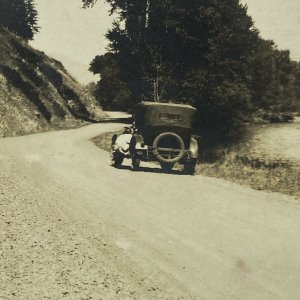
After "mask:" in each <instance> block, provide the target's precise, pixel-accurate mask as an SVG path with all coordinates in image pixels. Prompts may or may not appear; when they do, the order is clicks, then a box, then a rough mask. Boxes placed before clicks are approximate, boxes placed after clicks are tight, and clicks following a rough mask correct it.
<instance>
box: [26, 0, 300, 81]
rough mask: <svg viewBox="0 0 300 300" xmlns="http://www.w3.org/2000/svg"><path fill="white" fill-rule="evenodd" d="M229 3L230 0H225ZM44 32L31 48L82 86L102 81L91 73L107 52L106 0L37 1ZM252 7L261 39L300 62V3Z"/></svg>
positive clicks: (271, 0) (249, 0) (251, 1)
mask: <svg viewBox="0 0 300 300" xmlns="http://www.w3.org/2000/svg"><path fill="white" fill-rule="evenodd" d="M224 1H226V0H224ZM35 3H36V8H37V10H38V12H39V26H40V27H41V29H40V32H39V33H38V34H36V35H35V37H34V40H33V41H32V42H31V45H32V46H33V47H35V48H37V49H39V50H41V51H44V52H45V53H46V54H48V55H50V56H52V57H54V58H56V59H58V60H60V61H61V62H62V63H63V64H64V66H65V67H66V69H67V70H68V71H69V72H70V73H71V74H72V75H73V76H74V77H75V78H76V79H77V80H78V81H79V82H81V83H83V84H87V83H89V82H91V81H97V80H99V75H96V76H94V75H93V74H92V73H91V72H89V71H88V68H89V64H90V62H91V61H92V59H93V58H94V57H95V56H96V55H99V54H100V55H101V54H103V53H105V48H106V47H107V40H106V39H105V37H104V35H105V33H106V32H107V29H108V28H110V27H111V24H112V21H113V17H111V16H109V12H108V11H109V6H108V5H107V4H105V2H104V1H103V0H98V2H97V4H96V5H95V6H94V7H93V8H90V9H82V8H81V7H82V4H81V0H35ZM241 3H243V4H247V5H248V14H249V15H250V16H252V18H253V20H254V22H255V27H256V28H258V29H259V31H260V33H261V36H262V37H263V38H265V39H272V40H274V41H275V43H276V44H277V45H278V48H279V49H289V50H290V51H291V58H293V59H295V60H300V0H285V1H282V0H241Z"/></svg>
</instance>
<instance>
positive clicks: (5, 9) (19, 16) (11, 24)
mask: <svg viewBox="0 0 300 300" xmlns="http://www.w3.org/2000/svg"><path fill="white" fill-rule="evenodd" d="M0 8H1V9H0V25H2V26H3V27H5V28H7V29H8V30H10V31H12V32H14V33H15V34H17V35H19V36H21V37H23V38H24V39H26V40H32V39H33V36H34V34H35V33H37V32H38V30H39V27H38V25H37V21H38V13H37V10H36V9H35V5H34V2H33V0H0Z"/></svg>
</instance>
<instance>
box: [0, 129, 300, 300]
mask: <svg viewBox="0 0 300 300" xmlns="http://www.w3.org/2000/svg"><path fill="white" fill-rule="evenodd" d="M119 127H120V125H118V124H113V125H112V124H100V125H92V126H87V127H84V128H80V129H77V130H70V131H61V132H50V133H44V134H37V135H31V136H26V137H19V138H8V139H2V140H0V165H1V168H0V214H1V218H0V223H1V224H0V228H1V231H0V233H1V235H0V242H1V248H0V273H1V278H0V287H1V288H0V298H1V299H47V298H48V299H62V298H66V299H116V298H119V299H220V300H221V299H222V300H223V299H228V300H229V299H230V300H232V299H237V300H240V299H261V300H266V299H272V300H274V299H278V300H279V299H280V300H281V299H292V300H293V299H295V300H296V299H299V295H300V287H299V284H298V283H299V277H300V256H299V253H298V252H299V248H300V241H299V238H298V237H299V233H300V207H299V204H298V200H297V199H296V198H293V197H288V196H285V195H281V194H273V193H263V192H258V191H253V190H251V189H250V188H246V187H241V186H239V185H236V184H232V183H228V182H225V181H222V180H218V179H214V178H206V177H203V176H195V177H191V176H180V175H177V174H160V173H157V172H156V170H155V167H150V168H148V167H145V168H143V169H142V171H141V172H136V173H135V172H131V171H130V170H128V168H127V167H126V166H125V167H124V168H123V169H119V170H117V169H114V168H112V167H110V166H109V164H108V153H107V152H105V151H102V150H100V149H98V148H97V147H96V146H94V145H93V143H92V142H90V141H89V139H90V138H91V137H93V136H96V135H98V134H100V133H101V132H104V131H114V130H117V129H118V128H119Z"/></svg>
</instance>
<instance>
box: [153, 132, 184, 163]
mask: <svg viewBox="0 0 300 300" xmlns="http://www.w3.org/2000/svg"><path fill="white" fill-rule="evenodd" d="M184 153H185V147H184V142H183V140H182V138H181V137H180V136H179V135H178V134H176V133H174V132H164V133H161V134H160V135H158V136H157V137H156V138H155V140H154V142H153V154H154V156H155V157H156V159H157V160H158V161H160V162H162V163H167V164H174V163H176V162H178V161H179V160H180V159H181V158H182V157H183V155H184Z"/></svg>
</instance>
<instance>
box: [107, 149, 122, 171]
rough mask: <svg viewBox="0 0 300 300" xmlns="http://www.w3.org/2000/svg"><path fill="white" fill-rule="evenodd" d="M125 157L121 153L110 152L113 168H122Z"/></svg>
mask: <svg viewBox="0 0 300 300" xmlns="http://www.w3.org/2000/svg"><path fill="white" fill-rule="evenodd" d="M123 160H124V155H122V154H121V153H120V152H115V151H113V150H111V152H110V163H111V165H112V166H113V167H116V168H118V167H120V166H121V165H122V163H123Z"/></svg>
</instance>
